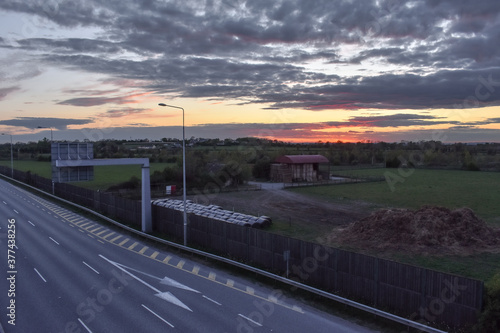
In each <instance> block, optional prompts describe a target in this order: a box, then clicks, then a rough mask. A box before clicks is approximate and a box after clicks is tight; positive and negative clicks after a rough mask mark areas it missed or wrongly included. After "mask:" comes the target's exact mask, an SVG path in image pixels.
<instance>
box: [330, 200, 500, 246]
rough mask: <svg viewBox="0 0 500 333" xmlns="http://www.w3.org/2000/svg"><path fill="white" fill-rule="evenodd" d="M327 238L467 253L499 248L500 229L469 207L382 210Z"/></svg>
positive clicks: (349, 243) (367, 244) (357, 244)
mask: <svg viewBox="0 0 500 333" xmlns="http://www.w3.org/2000/svg"><path fill="white" fill-rule="evenodd" d="M330 240H331V241H334V242H335V243H340V244H341V245H349V246H355V247H359V248H365V249H367V248H369V249H378V250H405V251H410V252H419V253H438V252H441V253H443V252H446V253H450V252H451V253H455V254H468V253H471V252H477V251H483V250H491V249H495V248H496V249H498V248H500V230H494V229H493V228H490V227H488V226H487V225H486V223H485V222H484V221H483V220H481V219H480V218H478V217H477V216H476V214H474V212H473V211H472V210H471V209H469V208H461V209H456V210H450V209H447V208H443V207H423V208H421V209H419V210H416V211H414V210H413V211H412V210H408V209H383V210H379V211H377V212H374V213H372V214H371V215H370V216H368V217H366V218H364V219H362V220H359V221H357V222H354V223H352V224H350V225H348V226H347V227H346V228H344V229H341V230H338V231H337V232H335V233H334V234H332V235H331V238H330Z"/></svg>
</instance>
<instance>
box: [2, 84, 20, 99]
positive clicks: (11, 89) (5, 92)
mask: <svg viewBox="0 0 500 333" xmlns="http://www.w3.org/2000/svg"><path fill="white" fill-rule="evenodd" d="M19 89H20V88H19V87H8V88H0V101H1V100H2V99H4V98H5V97H7V95H9V94H11V93H13V92H15V91H18V90H19Z"/></svg>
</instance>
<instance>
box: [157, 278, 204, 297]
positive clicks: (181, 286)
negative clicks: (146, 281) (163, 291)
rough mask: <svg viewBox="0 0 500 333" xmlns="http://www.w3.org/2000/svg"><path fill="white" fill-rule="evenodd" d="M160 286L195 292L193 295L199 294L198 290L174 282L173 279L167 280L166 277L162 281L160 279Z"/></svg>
mask: <svg viewBox="0 0 500 333" xmlns="http://www.w3.org/2000/svg"><path fill="white" fill-rule="evenodd" d="M160 283H161V284H165V285H167V286H171V287H175V288H179V289H184V290H189V291H192V292H195V293H198V294H199V293H200V292H199V291H198V290H195V289H193V288H190V287H188V286H186V285H184V284H182V283H180V282H177V281H175V280H174V279H171V278H168V277H166V276H165V277H164V278H163V279H161V281H160Z"/></svg>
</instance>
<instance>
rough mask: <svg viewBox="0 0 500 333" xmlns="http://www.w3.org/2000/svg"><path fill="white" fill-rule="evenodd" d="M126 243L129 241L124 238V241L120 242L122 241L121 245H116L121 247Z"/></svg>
mask: <svg viewBox="0 0 500 333" xmlns="http://www.w3.org/2000/svg"><path fill="white" fill-rule="evenodd" d="M128 241H129V239H128V238H125V239H124V240H122V241H121V243H120V244H118V245H120V246H123V244H125V243H126V242H128Z"/></svg>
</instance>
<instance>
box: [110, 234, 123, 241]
mask: <svg viewBox="0 0 500 333" xmlns="http://www.w3.org/2000/svg"><path fill="white" fill-rule="evenodd" d="M120 237H121V235H118V236H116V237H115V238H113V239H112V240H110V242H114V241H115V240H117V239H118V238H120Z"/></svg>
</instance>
